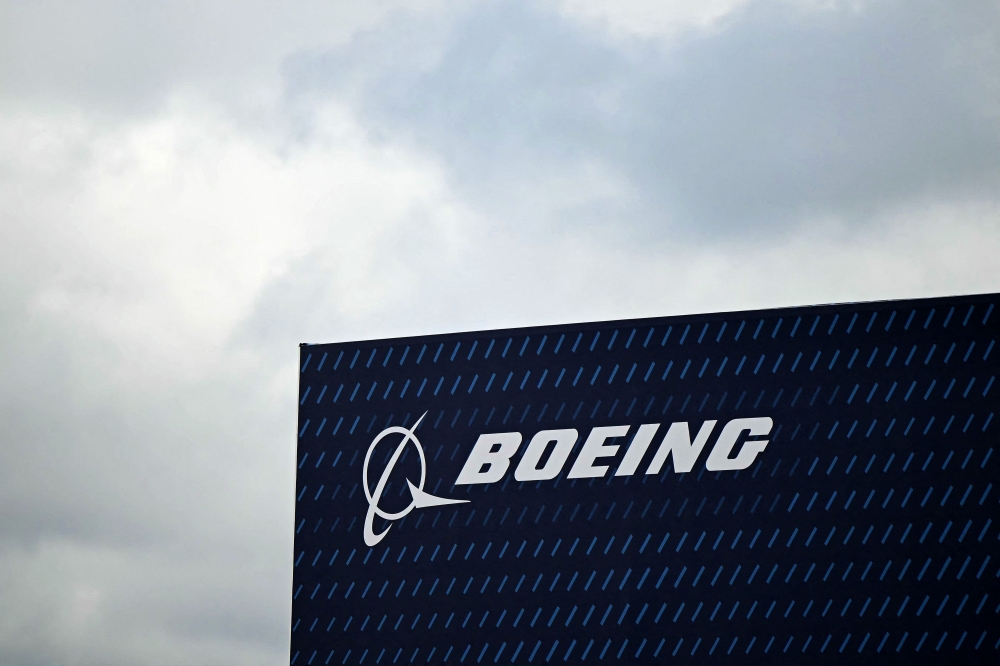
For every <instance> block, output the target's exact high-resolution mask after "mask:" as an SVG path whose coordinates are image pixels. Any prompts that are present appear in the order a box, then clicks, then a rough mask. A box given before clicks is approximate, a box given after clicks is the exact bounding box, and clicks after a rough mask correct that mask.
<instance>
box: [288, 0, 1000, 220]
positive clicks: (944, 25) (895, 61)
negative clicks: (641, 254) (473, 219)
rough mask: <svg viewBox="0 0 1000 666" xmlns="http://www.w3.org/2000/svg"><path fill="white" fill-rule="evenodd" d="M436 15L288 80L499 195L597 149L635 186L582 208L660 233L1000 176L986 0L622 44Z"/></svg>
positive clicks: (771, 7) (999, 56)
mask: <svg viewBox="0 0 1000 666" xmlns="http://www.w3.org/2000/svg"><path fill="white" fill-rule="evenodd" d="M442 23H444V24H443V25H442ZM442 23H432V22H431V21H430V20H429V19H428V20H424V21H415V22H414V21H405V22H403V21H401V22H400V23H398V24H396V25H393V26H391V27H380V28H378V29H376V30H374V31H372V32H368V33H363V34H362V35H361V36H358V37H356V38H355V40H354V41H353V42H352V43H351V44H350V45H348V46H345V47H341V48H338V49H336V50H335V51H333V52H331V53H329V54H327V55H325V56H322V57H314V58H302V59H301V60H300V61H299V62H298V64H297V66H296V67H294V68H293V69H292V72H293V74H292V75H291V79H292V81H293V90H298V89H301V88H307V89H315V88H316V87H324V86H326V87H328V88H329V89H332V90H334V91H336V92H337V93H338V94H345V93H346V94H351V95H354V98H355V99H356V104H357V105H358V108H359V112H360V113H361V115H362V116H363V117H364V118H366V120H367V122H369V123H370V124H371V126H372V127H373V129H374V130H375V131H378V132H382V133H384V134H386V135H392V136H394V137H398V136H406V137H408V139H409V140H410V141H411V142H413V144H414V145H417V146H419V147H420V148H421V149H423V150H427V151H432V152H434V153H437V154H439V155H441V156H442V158H443V159H444V160H445V161H446V163H447V164H448V165H449V168H450V169H451V173H452V178H453V179H454V181H455V182H456V183H458V184H459V186H460V187H461V188H463V189H464V190H465V191H468V192H470V196H473V197H482V198H484V200H485V201H487V202H489V205H499V206H501V207H503V208H507V207H508V206H509V205H510V203H509V199H511V198H517V197H519V196H524V195H525V190H530V189H531V187H532V184H533V183H536V182H538V177H539V175H542V176H543V177H542V179H541V182H543V183H545V184H546V185H547V184H548V182H549V177H550V176H551V174H552V173H554V172H559V171H560V170H562V171H573V170H574V169H575V165H577V164H579V163H581V162H596V163H598V164H601V165H603V166H605V167H606V168H607V169H608V170H609V171H610V172H611V173H613V174H615V175H617V176H618V177H620V178H621V179H622V180H623V181H624V182H625V183H627V184H628V186H629V187H628V188H627V190H626V192H625V194H624V196H621V197H618V198H617V199H616V200H615V201H614V202H608V207H609V208H604V209H599V210H597V211H593V210H592V211H590V215H588V214H587V213H584V214H583V215H582V216H578V215H577V214H576V213H579V211H573V213H574V214H573V215H572V217H573V218H574V219H575V220H579V217H583V218H584V221H585V220H586V219H587V218H588V217H592V218H598V219H612V220H614V224H616V225H619V226H620V225H621V224H623V223H624V224H625V225H626V226H632V225H637V226H640V227H642V226H645V227H646V229H647V230H650V231H653V230H655V233H657V234H662V233H664V232H666V231H670V232H674V233H676V232H678V231H680V232H683V233H686V234H695V235H698V234H708V235H715V234H734V233H735V234H738V235H742V236H748V235H756V234H760V233H761V232H766V231H769V230H783V229H787V228H788V227H789V226H790V225H794V224H796V223H797V222H799V221H801V220H802V219H808V218H810V217H818V216H823V215H837V216H841V217H843V218H845V219H866V218H869V217H870V216H871V215H872V214H873V213H874V212H877V211H878V210H879V209H881V208H884V207H885V206H888V205H893V204H897V203H899V202H901V201H906V200H911V199H913V198H919V197H930V198H933V199H941V198H944V199H955V200H965V199H969V198H971V199H977V198H988V199H993V198H994V196H995V192H996V191H998V186H1000V114H998V108H997V104H996V101H995V100H996V91H997V90H998V89H1000V74H998V72H1000V52H998V48H997V46H996V45H997V44H998V43H1000V39H998V38H1000V11H998V10H997V8H996V7H995V6H994V5H991V4H988V3H987V4H984V3H957V4H951V5H948V6H947V7H945V6H941V5H938V4H935V3H922V2H916V3H914V2H872V3H865V4H863V5H861V7H860V8H856V7H854V6H851V7H843V8H837V7H834V8H815V7H811V8H797V7H795V6H793V5H790V4H786V3H776V2H760V3H754V4H751V5H749V6H746V7H744V8H742V9H740V10H738V11H736V12H734V13H733V14H731V15H729V16H728V17H727V18H725V19H724V20H723V21H722V22H721V23H719V24H717V25H715V26H714V27H713V28H712V29H709V30H707V31H706V30H698V31H689V32H687V33H685V34H684V35H683V36H681V37H678V38H677V39H675V40H672V41H670V42H668V43H662V42H660V41H658V40H638V39H635V40H631V41H625V42H624V43H623V42H622V41H620V40H615V39H612V38H610V37H608V36H607V35H605V34H602V33H600V32H597V31H595V30H594V29H593V28H591V27H589V26H586V25H582V24H574V23H572V22H567V21H565V20H564V19H563V18H562V17H561V16H559V15H557V14H555V13H552V12H550V11H545V10H542V9H540V8H538V7H537V6H535V5H530V4H525V3H515V4H511V3H497V4H491V5H487V6H485V7H480V8H477V9H476V10H472V11H468V12H465V13H464V14H463V15H460V16H458V17H453V16H449V17H447V20H446V22H442ZM386 52H390V53H393V54H394V56H395V57H393V58H391V59H388V61H387V59H386V58H385V56H384V54H385V53H386ZM373 63H374V64H375V65H374V66H373ZM527 198H528V199H529V200H530V196H528V197H527ZM515 210H516V208H515ZM521 212H522V215H523V211H521ZM529 215H530V214H529Z"/></svg>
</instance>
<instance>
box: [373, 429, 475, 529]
mask: <svg viewBox="0 0 1000 666" xmlns="http://www.w3.org/2000/svg"><path fill="white" fill-rule="evenodd" d="M424 416H427V412H424V414H423V415H422V416H421V417H420V418H419V419H417V422H416V423H414V424H413V427H412V428H410V429H409V430H407V429H406V428H401V427H399V426H392V427H391V428H386V429H385V430H383V431H382V432H380V433H379V434H378V435H377V436H376V437H375V439H373V440H372V443H371V444H369V445H368V453H366V454H365V464H364V466H363V467H362V468H361V480H362V484H361V486H362V488H364V491H365V497H367V498H368V513H367V514H366V515H365V528H364V535H365V545H366V546H368V547H369V548H371V547H373V546H375V545H376V544H378V542H379V541H381V540H382V539H383V538H385V535H386V534H388V533H389V527H386V528H385V529H384V530H383V531H382V532H380V533H378V534H375V532H374V530H373V527H372V522H373V521H374V520H375V516H376V515H378V516H381V517H382V518H385V519H386V520H389V521H393V520H399V519H400V518H402V517H404V516H406V515H407V514H408V513H410V512H411V511H413V510H414V509H423V508H426V507H429V506H440V505H442V504H463V503H465V502H468V501H469V500H456V499H448V498H446V497H437V496H435V495H431V494H430V493H425V492H424V481H425V480H426V479H427V460H426V459H425V458H424V448H423V447H422V446H421V445H420V440H419V439H417V437H416V435H414V434H413V431H414V430H416V429H417V426H419V425H420V422H421V421H423V420H424ZM393 434H398V435H402V436H403V439H402V440H401V441H400V442H399V444H397V445H396V450H395V451H393V452H392V455H391V456H390V457H389V462H388V463H387V464H386V466H385V469H384V470H382V476H381V477H380V478H379V480H378V483H377V484H375V490H370V489H369V486H368V465H369V463H370V462H371V457H372V452H373V451H374V450H375V447H376V446H377V445H378V443H379V442H381V441H382V440H383V439H384V438H386V437H388V436H389V435H393ZM409 443H412V444H413V445H414V446H415V447H416V449H417V454H418V455H419V457H420V483H419V484H418V485H416V486H415V485H413V483H412V482H411V481H410V480H409V479H407V480H406V485H407V486H409V487H410V496H411V497H412V500H411V501H410V503H409V504H407V505H406V508H405V509H403V510H402V511H397V512H395V513H389V512H387V511H383V510H382V509H380V508H379V506H378V501H379V499H381V497H382V492H383V491H384V490H385V484H386V483H388V481H389V475H390V474H391V473H392V470H393V468H394V467H395V466H396V461H398V460H399V457H400V456H401V455H402V454H403V450H404V449H405V448H406V445H407V444H409ZM390 527H391V525H390Z"/></svg>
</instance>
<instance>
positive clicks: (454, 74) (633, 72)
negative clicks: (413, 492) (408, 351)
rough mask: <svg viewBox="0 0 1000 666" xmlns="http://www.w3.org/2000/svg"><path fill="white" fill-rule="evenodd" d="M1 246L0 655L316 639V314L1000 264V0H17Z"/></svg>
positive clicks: (719, 294) (252, 657)
mask: <svg viewBox="0 0 1000 666" xmlns="http://www.w3.org/2000/svg"><path fill="white" fill-rule="evenodd" d="M0 241H2V242H0V372H2V373H3V381H2V382H0V663H2V664H5V665H10V666H22V665H32V666H34V665H45V666H48V665H56V664H59V665H78V664H79V665H91V664H93V665H95V666H96V665H101V666H118V665H123V666H124V665H126V664H127V665H135V664H151V665H163V666H168V665H169V666H175V665H178V664H190V665H197V666H201V665H212V666H214V665H220V666H221V665H227V666H229V665H233V664H245V665H248V666H254V665H262V664H268V665H278V664H281V663H283V662H284V663H287V661H286V660H287V658H288V653H287V645H288V628H289V627H288V625H289V613H290V586H291V547H292V528H293V520H292V516H293V509H294V507H293V503H294V497H293V484H294V465H295V463H294V461H295V451H294V447H295V409H296V385H297V373H296V360H297V354H298V349H297V344H298V343H299V342H332V341H339V340H351V339H364V338H374V337H387V336H396V335H411V334H421V333H438V332H447V331H455V330H468V329H477V328H486V327H490V328H494V327H504V326H524V325H534V324H549V323H560V322H571V321H581V320H593V319H611V318H620V317H643V316H656V315H667V314H679V313H694V312H706V311H717V310H725V309H748V308H759V307H772V306H784V305H802V304H811V303H822V302H834V301H856V300H872V299H887V298H903V297H923V296H937V295H945V294H967V293H975V292H996V291H1000V269H998V268H997V257H998V256H1000V5H998V4H997V3H995V2H984V1H983V0H968V1H964V0H950V1H949V2H930V1H925V0H905V1H898V2H894V1H877V0H876V1H868V0H851V1H844V2H841V1H839V0H798V1H793V0H773V1H769V0H762V1H756V0H711V1H706V0H648V1H647V0H618V1H617V2H604V1H600V0H565V1H563V2H560V1H558V0H551V1H539V2H533V3H532V2H520V1H516V0H515V1H510V0H508V1H505V2H472V1H470V2H463V3H458V2H447V1H443V0H442V1H435V0H423V1H415V2H410V3H402V2H400V3H389V2H382V1H373V0H363V1H359V2H348V1H347V0H338V1H334V2H331V1H329V0H292V1H291V2H282V3H278V2H263V1H261V0H245V1H244V2H239V3H236V2H225V1H223V0H181V1H177V2H169V3H153V2H136V1H134V0H129V1H126V0H90V1H89V2H69V1H68V0H58V1H55V0H33V1H32V2H23V1H21V0H0Z"/></svg>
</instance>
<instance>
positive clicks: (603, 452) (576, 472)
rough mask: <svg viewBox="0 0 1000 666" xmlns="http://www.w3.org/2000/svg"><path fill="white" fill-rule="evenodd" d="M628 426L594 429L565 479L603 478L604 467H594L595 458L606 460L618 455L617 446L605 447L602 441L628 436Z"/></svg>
mask: <svg viewBox="0 0 1000 666" xmlns="http://www.w3.org/2000/svg"><path fill="white" fill-rule="evenodd" d="M628 428H629V427H628V426H627V425H624V426H604V427H601V428H594V429H593V430H591V431H590V434H589V435H588V436H587V441H586V442H584V443H583V448H582V449H580V455H578V456H577V457H576V462H574V463H573V467H572V468H571V469H570V470H569V474H567V475H566V478H567V479H585V478H588V477H600V476H604V475H605V474H607V472H608V468H607V466H605V465H596V466H595V465H594V461H595V460H596V459H597V458H608V457H611V456H613V455H615V454H616V453H618V445H617V444H615V445H613V446H605V444H604V440H606V439H610V438H612V437H624V436H625V435H627V434H628Z"/></svg>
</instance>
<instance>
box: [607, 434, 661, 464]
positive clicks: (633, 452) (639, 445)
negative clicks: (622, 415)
mask: <svg viewBox="0 0 1000 666" xmlns="http://www.w3.org/2000/svg"><path fill="white" fill-rule="evenodd" d="M659 428H660V424H659V423H644V424H642V425H641V426H639V430H638V431H637V432H636V433H635V437H633V438H632V443H631V444H629V447H628V449H627V450H626V451H625V457H624V458H622V464H621V465H619V466H618V470H617V471H615V476H632V475H633V474H635V470H637V469H639V463H641V462H642V457H643V456H644V455H646V450H647V449H648V448H649V444H650V443H651V442H652V441H653V435H655V434H656V431H657V430H659Z"/></svg>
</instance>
